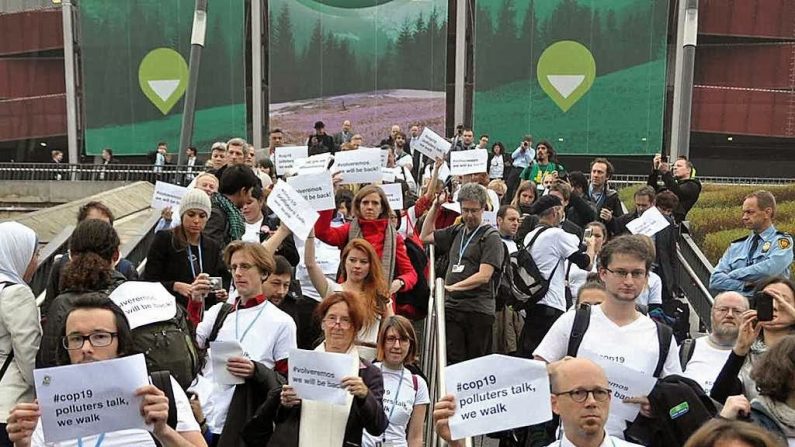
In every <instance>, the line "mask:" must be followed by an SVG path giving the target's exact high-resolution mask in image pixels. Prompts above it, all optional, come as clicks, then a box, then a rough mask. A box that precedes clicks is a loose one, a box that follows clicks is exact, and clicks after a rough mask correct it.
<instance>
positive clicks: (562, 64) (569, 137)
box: [474, 0, 669, 155]
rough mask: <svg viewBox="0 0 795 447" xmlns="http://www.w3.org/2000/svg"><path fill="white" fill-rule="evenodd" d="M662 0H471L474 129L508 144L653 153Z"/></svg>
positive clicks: (662, 56) (662, 64) (658, 117)
mask: <svg viewBox="0 0 795 447" xmlns="http://www.w3.org/2000/svg"><path fill="white" fill-rule="evenodd" d="M668 3H669V2H668V0H493V1H491V0H490V1H477V2H476V20H475V27H476V30H475V36H476V38H475V98H474V127H475V131H476V132H477V133H484V132H486V133H489V134H490V136H491V141H492V142H494V141H498V140H499V141H502V142H504V143H505V145H506V147H507V148H509V150H512V149H513V148H515V147H517V145H518V143H519V142H520V140H521V138H522V136H523V135H525V134H532V135H533V137H534V141H535V142H539V141H541V140H548V141H549V142H551V144H552V145H553V146H554V148H555V150H556V151H557V152H558V153H563V154H602V155H642V154H652V153H656V152H660V148H661V146H662V130H663V111H664V105H665V76H666V39H667V17H668Z"/></svg>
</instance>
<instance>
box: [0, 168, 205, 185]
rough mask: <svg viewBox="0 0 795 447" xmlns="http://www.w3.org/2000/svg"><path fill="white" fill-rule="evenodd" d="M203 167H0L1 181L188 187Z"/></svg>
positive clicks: (202, 170)
mask: <svg viewBox="0 0 795 447" xmlns="http://www.w3.org/2000/svg"><path fill="white" fill-rule="evenodd" d="M205 169H206V168H205V167H204V166H203V165H196V166H188V165H164V166H153V165H151V164H116V163H114V164H110V165H101V164H77V163H75V164H68V163H58V164H56V163H0V180H27V181H31V180H33V181H44V180H62V181H67V180H91V181H128V182H131V181H141V180H143V181H148V182H152V183H154V182H155V181H157V180H160V181H164V182H169V183H176V184H182V183H188V180H190V178H192V177H194V176H196V175H199V174H200V173H202V172H204V170H205Z"/></svg>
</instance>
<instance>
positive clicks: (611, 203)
mask: <svg viewBox="0 0 795 447" xmlns="http://www.w3.org/2000/svg"><path fill="white" fill-rule="evenodd" d="M613 172H614V171H613V165H612V163H610V162H609V161H608V160H607V159H606V158H602V157H599V158H595V159H594V160H593V161H592V162H591V183H590V184H589V185H588V191H587V193H588V196H587V197H588V200H589V201H590V202H591V203H593V204H594V207H595V208H596V215H597V217H598V220H599V221H600V222H602V223H603V224H605V226H606V227H607V228H608V231H609V228H610V221H612V220H613V219H615V218H617V217H621V215H623V214H624V209H623V208H622V207H621V198H620V197H618V192H617V191H616V190H615V189H612V188H610V185H609V184H608V181H609V180H610V179H611V178H612V177H613ZM611 236H612V234H611Z"/></svg>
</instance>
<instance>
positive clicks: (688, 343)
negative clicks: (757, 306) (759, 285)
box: [679, 292, 749, 395]
mask: <svg viewBox="0 0 795 447" xmlns="http://www.w3.org/2000/svg"><path fill="white" fill-rule="evenodd" d="M748 307H749V306H748V299H747V298H746V297H744V296H742V295H740V294H739V293H737V292H724V293H721V294H720V295H718V296H716V297H715V303H714V304H713V305H712V314H711V316H710V320H711V322H712V325H711V328H712V331H711V332H710V333H709V334H708V335H707V336H706V337H701V338H696V339H692V338H689V339H687V340H684V341H683V342H682V345H681V346H680V347H679V360H680V361H681V363H682V369H683V370H684V374H683V375H684V376H685V377H689V378H691V379H693V380H695V381H696V382H698V384H699V385H701V388H703V389H704V393H705V394H707V395H709V392H710V390H712V385H713V384H714V382H715V379H716V378H717V377H718V373H720V370H721V368H723V365H724V364H725V363H726V359H727V358H728V357H729V354H730V353H731V351H732V348H733V347H734V342H736V341H737V334H739V332H740V322H741V320H742V319H741V315H742V314H743V313H745V312H746V311H747V310H748Z"/></svg>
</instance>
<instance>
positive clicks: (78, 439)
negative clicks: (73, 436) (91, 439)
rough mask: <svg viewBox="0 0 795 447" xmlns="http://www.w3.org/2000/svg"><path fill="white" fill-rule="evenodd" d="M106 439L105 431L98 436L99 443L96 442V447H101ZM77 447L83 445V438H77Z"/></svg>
mask: <svg viewBox="0 0 795 447" xmlns="http://www.w3.org/2000/svg"><path fill="white" fill-rule="evenodd" d="M104 440H105V433H100V435H99V437H98V438H97V443H96V444H94V447H99V446H101V445H102V441H104ZM77 447H83V438H77Z"/></svg>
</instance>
